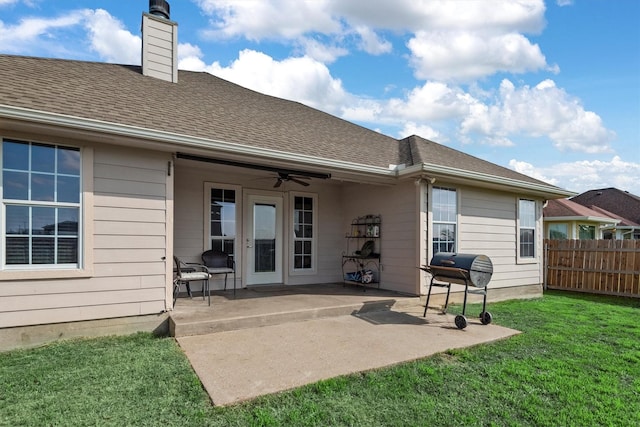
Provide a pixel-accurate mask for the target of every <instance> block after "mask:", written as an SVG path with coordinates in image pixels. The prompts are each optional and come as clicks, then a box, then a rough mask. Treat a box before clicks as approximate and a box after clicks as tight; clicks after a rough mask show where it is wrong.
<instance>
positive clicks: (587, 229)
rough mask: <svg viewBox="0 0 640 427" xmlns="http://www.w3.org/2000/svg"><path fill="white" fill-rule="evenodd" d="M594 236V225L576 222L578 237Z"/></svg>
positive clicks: (581, 238) (591, 237)
mask: <svg viewBox="0 0 640 427" xmlns="http://www.w3.org/2000/svg"><path fill="white" fill-rule="evenodd" d="M595 238H596V226H595V225H585V224H578V239H580V240H594V239H595Z"/></svg>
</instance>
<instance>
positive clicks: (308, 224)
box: [292, 195, 317, 272]
mask: <svg viewBox="0 0 640 427" xmlns="http://www.w3.org/2000/svg"><path fill="white" fill-rule="evenodd" d="M292 202H293V270H294V271H298V272H302V271H307V272H311V271H314V269H315V249H314V247H315V236H316V233H315V227H316V225H317V218H316V213H315V209H316V198H315V196H312V195H306V196H303V195H293V200H292Z"/></svg>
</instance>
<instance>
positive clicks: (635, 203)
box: [571, 188, 640, 224]
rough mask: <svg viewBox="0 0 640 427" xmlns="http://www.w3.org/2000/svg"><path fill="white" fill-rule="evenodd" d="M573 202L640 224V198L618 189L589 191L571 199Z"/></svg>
mask: <svg viewBox="0 0 640 427" xmlns="http://www.w3.org/2000/svg"><path fill="white" fill-rule="evenodd" d="M571 201H573V202H575V203H579V204H581V205H583V206H597V207H599V208H602V209H606V210H607V211H609V212H612V213H614V214H615V215H617V216H619V217H620V218H626V219H628V220H630V221H632V222H633V223H636V224H640V197H638V196H636V195H634V194H631V193H629V192H628V191H622V190H618V189H617V188H602V189H599V190H589V191H586V192H584V193H582V194H579V195H577V196H575V197H572V198H571Z"/></svg>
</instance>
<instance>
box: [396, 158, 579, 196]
mask: <svg viewBox="0 0 640 427" xmlns="http://www.w3.org/2000/svg"><path fill="white" fill-rule="evenodd" d="M398 176H399V177H407V178H411V177H414V176H419V177H423V178H424V177H428V178H429V179H431V180H432V182H436V180H437V179H438V178H441V177H442V178H444V179H447V180H449V179H450V178H453V179H454V180H458V181H466V182H469V183H478V182H483V183H486V184H491V185H493V186H495V187H499V188H503V189H511V190H514V189H517V190H524V191H527V192H534V193H542V194H544V195H545V197H549V198H565V197H570V196H575V195H576V194H577V193H574V192H572V191H567V190H564V189H562V188H558V187H554V186H552V185H546V184H544V183H540V184H537V183H534V182H527V181H520V180H517V179H513V178H506V177H501V176H496V175H490V174H485V173H481V172H474V171H469V170H465V169H459V168H453V167H449V166H441V165H436V164H433V163H422V164H420V165H415V166H411V167H408V168H405V169H402V170H399V171H398Z"/></svg>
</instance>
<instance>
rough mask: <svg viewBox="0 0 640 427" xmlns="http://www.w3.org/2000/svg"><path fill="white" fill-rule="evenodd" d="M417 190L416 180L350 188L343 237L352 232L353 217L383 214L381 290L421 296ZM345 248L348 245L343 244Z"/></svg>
mask: <svg viewBox="0 0 640 427" xmlns="http://www.w3.org/2000/svg"><path fill="white" fill-rule="evenodd" d="M416 188H417V187H416V185H415V184H414V182H413V181H409V182H404V183H399V184H397V185H392V186H374V185H359V184H358V185H348V186H346V188H345V191H344V195H343V200H342V203H343V206H345V208H344V209H345V214H344V215H345V222H344V225H343V230H342V236H344V234H345V233H346V232H347V231H348V230H349V228H350V224H351V221H352V220H353V218H356V217H359V216H363V215H367V214H372V215H377V214H380V215H381V225H380V246H381V247H380V254H381V264H382V271H381V283H380V287H382V288H384V289H390V290H395V291H398V292H406V293H409V294H417V293H419V274H418V272H419V270H418V269H417V266H418V264H417V262H418V260H417V255H416V254H417V253H419V249H418V244H419V242H418V240H419V236H418V230H417V224H418V222H417V220H416V215H418V209H417V203H418V194H417V192H416ZM344 249H346V243H343V250H344Z"/></svg>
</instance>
